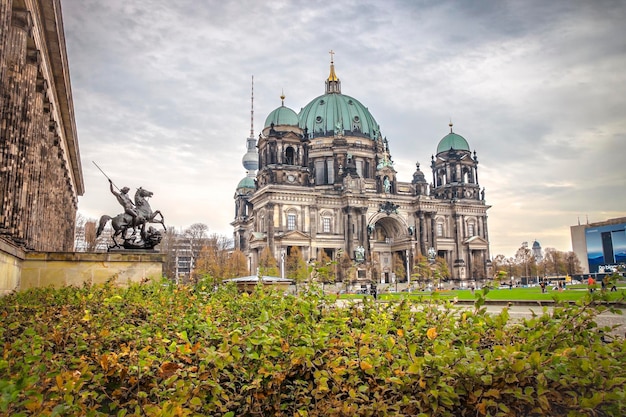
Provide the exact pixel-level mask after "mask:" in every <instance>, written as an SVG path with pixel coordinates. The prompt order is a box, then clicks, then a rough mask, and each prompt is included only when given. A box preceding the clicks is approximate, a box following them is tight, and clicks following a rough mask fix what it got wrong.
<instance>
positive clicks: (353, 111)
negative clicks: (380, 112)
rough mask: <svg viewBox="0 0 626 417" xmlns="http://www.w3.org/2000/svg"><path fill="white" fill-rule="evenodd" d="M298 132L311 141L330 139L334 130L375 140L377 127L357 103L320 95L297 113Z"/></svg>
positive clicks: (341, 96)
mask: <svg viewBox="0 0 626 417" xmlns="http://www.w3.org/2000/svg"><path fill="white" fill-rule="evenodd" d="M298 118H299V119H300V128H302V129H304V128H307V129H308V133H309V135H310V136H311V137H315V136H329V135H332V134H333V133H334V131H335V129H340V130H341V131H342V132H341V133H343V131H346V130H349V131H352V132H353V134H355V135H363V136H368V137H369V138H370V139H373V140H376V139H377V138H378V136H379V133H380V132H379V127H378V123H376V120H374V117H373V116H372V115H371V114H370V112H369V110H368V109H367V107H365V106H364V105H363V104H361V103H360V102H359V101H358V100H357V99H355V98H352V97H350V96H346V95H343V94H341V93H327V94H324V95H321V96H319V97H317V98H315V99H313V101H311V102H310V103H309V104H307V105H306V106H304V108H302V110H300V114H299V116H298Z"/></svg>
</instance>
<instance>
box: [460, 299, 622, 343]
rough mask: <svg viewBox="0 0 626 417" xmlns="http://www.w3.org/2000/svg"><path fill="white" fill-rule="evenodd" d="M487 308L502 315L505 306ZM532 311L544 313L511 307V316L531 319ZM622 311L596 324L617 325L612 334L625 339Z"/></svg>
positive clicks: (607, 314)
mask: <svg viewBox="0 0 626 417" xmlns="http://www.w3.org/2000/svg"><path fill="white" fill-rule="evenodd" d="M486 307H487V312H488V313H493V314H498V313H500V311H502V308H503V307H504V305H489V306H486ZM468 308H472V307H471V306H468ZM547 308H548V310H549V311H550V310H551V309H552V307H547ZM531 309H532V311H534V312H535V313H536V314H542V313H543V307H539V306H535V307H528V306H511V307H509V316H510V317H511V318H512V319H518V320H521V319H523V318H531V317H532V311H531ZM620 311H621V312H622V314H621V315H618V314H613V313H610V312H608V311H607V312H604V313H602V314H600V315H598V316H597V320H596V323H598V326H614V325H617V326H619V327H618V328H617V329H615V330H614V331H613V332H612V333H611V334H613V335H615V336H622V337H624V336H625V333H626V310H624V309H620Z"/></svg>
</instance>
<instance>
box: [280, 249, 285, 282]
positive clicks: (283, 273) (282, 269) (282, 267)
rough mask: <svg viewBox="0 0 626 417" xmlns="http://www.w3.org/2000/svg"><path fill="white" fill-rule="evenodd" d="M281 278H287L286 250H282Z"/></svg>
mask: <svg viewBox="0 0 626 417" xmlns="http://www.w3.org/2000/svg"><path fill="white" fill-rule="evenodd" d="M280 277H281V278H285V249H284V248H283V249H281V250H280Z"/></svg>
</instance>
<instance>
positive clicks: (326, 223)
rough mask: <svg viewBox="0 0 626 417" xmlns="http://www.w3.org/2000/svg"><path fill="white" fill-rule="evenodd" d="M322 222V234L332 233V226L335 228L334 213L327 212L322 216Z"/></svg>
mask: <svg viewBox="0 0 626 417" xmlns="http://www.w3.org/2000/svg"><path fill="white" fill-rule="evenodd" d="M320 217H321V218H320V221H321V226H322V227H321V229H320V230H321V231H322V233H332V226H333V217H332V213H331V212H328V211H325V212H323V213H322V214H321V216H320Z"/></svg>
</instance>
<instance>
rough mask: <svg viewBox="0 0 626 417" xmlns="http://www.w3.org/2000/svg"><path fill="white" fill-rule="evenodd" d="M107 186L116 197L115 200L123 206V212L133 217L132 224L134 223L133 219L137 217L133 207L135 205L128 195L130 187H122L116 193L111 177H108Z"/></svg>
mask: <svg viewBox="0 0 626 417" xmlns="http://www.w3.org/2000/svg"><path fill="white" fill-rule="evenodd" d="M109 188H110V189H111V193H113V195H114V196H115V198H117V201H118V202H119V203H120V204H121V205H122V207H124V212H125V213H126V214H128V215H129V216H131V217H132V218H133V222H132V224H136V221H135V220H136V219H137V216H138V214H137V210H136V209H135V205H134V204H133V202H132V200H131V199H130V197H129V196H128V191H130V188H128V187H123V188H122V189H121V190H120V192H119V193H118V192H117V191H115V190H114V189H113V181H111V179H109Z"/></svg>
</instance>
